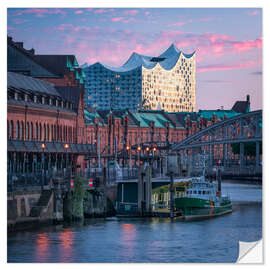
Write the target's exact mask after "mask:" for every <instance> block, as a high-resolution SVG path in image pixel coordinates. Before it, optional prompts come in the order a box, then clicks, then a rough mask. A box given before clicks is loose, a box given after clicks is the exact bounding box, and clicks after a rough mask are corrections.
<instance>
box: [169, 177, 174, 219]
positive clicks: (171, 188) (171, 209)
mask: <svg viewBox="0 0 270 270" xmlns="http://www.w3.org/2000/svg"><path fill="white" fill-rule="evenodd" d="M169 174H170V218H171V220H173V218H174V179H173V172H170V173H169Z"/></svg>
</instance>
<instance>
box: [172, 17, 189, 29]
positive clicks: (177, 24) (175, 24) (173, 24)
mask: <svg viewBox="0 0 270 270" xmlns="http://www.w3.org/2000/svg"><path fill="white" fill-rule="evenodd" d="M191 22H192V20H191V19H190V20H187V21H184V22H176V23H172V24H169V25H168V26H169V27H170V26H183V25H185V24H187V23H191Z"/></svg>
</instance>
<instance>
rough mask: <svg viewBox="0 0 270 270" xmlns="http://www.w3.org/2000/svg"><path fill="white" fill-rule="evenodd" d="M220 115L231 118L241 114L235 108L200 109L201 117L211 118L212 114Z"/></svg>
mask: <svg viewBox="0 0 270 270" xmlns="http://www.w3.org/2000/svg"><path fill="white" fill-rule="evenodd" d="M213 115H214V116H215V117H219V118H222V119H223V118H224V117H225V116H226V118H230V117H234V116H237V115H239V113H236V112H235V111H234V110H199V112H198V116H199V117H201V118H207V119H208V120H211V118H212V116H213Z"/></svg>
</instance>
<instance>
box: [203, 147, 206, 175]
mask: <svg viewBox="0 0 270 270" xmlns="http://www.w3.org/2000/svg"><path fill="white" fill-rule="evenodd" d="M205 167H206V165H205V149H204V150H203V178H204V179H205Z"/></svg>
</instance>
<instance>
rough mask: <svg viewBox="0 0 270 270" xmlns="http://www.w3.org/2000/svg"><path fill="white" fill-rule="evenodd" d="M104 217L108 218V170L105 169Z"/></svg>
mask: <svg viewBox="0 0 270 270" xmlns="http://www.w3.org/2000/svg"><path fill="white" fill-rule="evenodd" d="M103 193H104V217H106V216H107V178H106V168H105V167H104V168H103Z"/></svg>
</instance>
